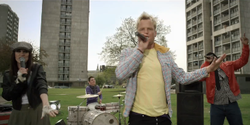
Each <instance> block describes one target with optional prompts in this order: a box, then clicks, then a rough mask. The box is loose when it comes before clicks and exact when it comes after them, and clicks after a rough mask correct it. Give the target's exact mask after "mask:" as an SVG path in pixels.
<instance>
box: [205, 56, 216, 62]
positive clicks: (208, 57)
mask: <svg viewBox="0 0 250 125" xmlns="http://www.w3.org/2000/svg"><path fill="white" fill-rule="evenodd" d="M205 58H206V61H207V62H209V63H211V62H212V61H213V59H214V56H212V55H211V56H206V57H205Z"/></svg>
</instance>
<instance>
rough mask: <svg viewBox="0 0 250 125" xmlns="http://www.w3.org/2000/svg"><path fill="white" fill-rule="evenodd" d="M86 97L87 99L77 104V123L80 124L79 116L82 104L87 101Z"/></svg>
mask: <svg viewBox="0 0 250 125" xmlns="http://www.w3.org/2000/svg"><path fill="white" fill-rule="evenodd" d="M85 99H86V98H84V99H83V101H82V102H81V103H80V104H79V105H78V106H77V116H76V117H77V125H80V124H79V118H78V117H79V108H80V106H81V105H82V103H83V102H84V101H85Z"/></svg>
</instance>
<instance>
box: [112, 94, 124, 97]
mask: <svg viewBox="0 0 250 125" xmlns="http://www.w3.org/2000/svg"><path fill="white" fill-rule="evenodd" d="M122 96H124V95H121V94H117V95H114V96H113V97H122Z"/></svg>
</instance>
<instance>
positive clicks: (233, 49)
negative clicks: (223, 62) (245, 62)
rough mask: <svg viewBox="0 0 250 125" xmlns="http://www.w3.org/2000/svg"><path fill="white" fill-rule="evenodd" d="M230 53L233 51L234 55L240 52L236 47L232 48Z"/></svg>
mask: <svg viewBox="0 0 250 125" xmlns="http://www.w3.org/2000/svg"><path fill="white" fill-rule="evenodd" d="M232 51H233V53H235V52H239V51H240V47H237V48H232Z"/></svg>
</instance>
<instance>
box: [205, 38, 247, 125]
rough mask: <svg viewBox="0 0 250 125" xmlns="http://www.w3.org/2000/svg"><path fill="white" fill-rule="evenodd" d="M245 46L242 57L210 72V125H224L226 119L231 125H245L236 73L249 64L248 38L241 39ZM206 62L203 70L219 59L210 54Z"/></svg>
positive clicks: (222, 64)
mask: <svg viewBox="0 0 250 125" xmlns="http://www.w3.org/2000/svg"><path fill="white" fill-rule="evenodd" d="M241 42H242V44H243V48H242V54H241V57H240V58H239V59H237V60H235V61H226V62H222V63H221V65H220V67H219V68H218V69H217V70H215V71H214V72H210V74H209V75H208V77H206V78H204V79H203V80H204V81H206V95H207V101H208V103H210V104H211V107H210V124H211V125H223V123H224V119H225V117H226V118H227V120H228V122H229V124H230V125H243V122H242V116H241V111H240V108H239V106H238V103H237V100H239V99H241V94H240V88H239V84H238V83H237V81H236V77H235V75H234V71H235V70H238V69H240V68H241V67H243V66H244V65H246V64H247V62H248V57H249V46H248V38H246V37H245V34H244V36H243V37H242V38H241ZM205 58H206V61H205V63H204V64H202V66H201V68H203V67H206V66H208V65H210V63H211V62H212V60H213V59H217V58H218V57H217V56H216V55H215V54H214V53H212V52H210V53H208V54H206V56H205Z"/></svg>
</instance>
